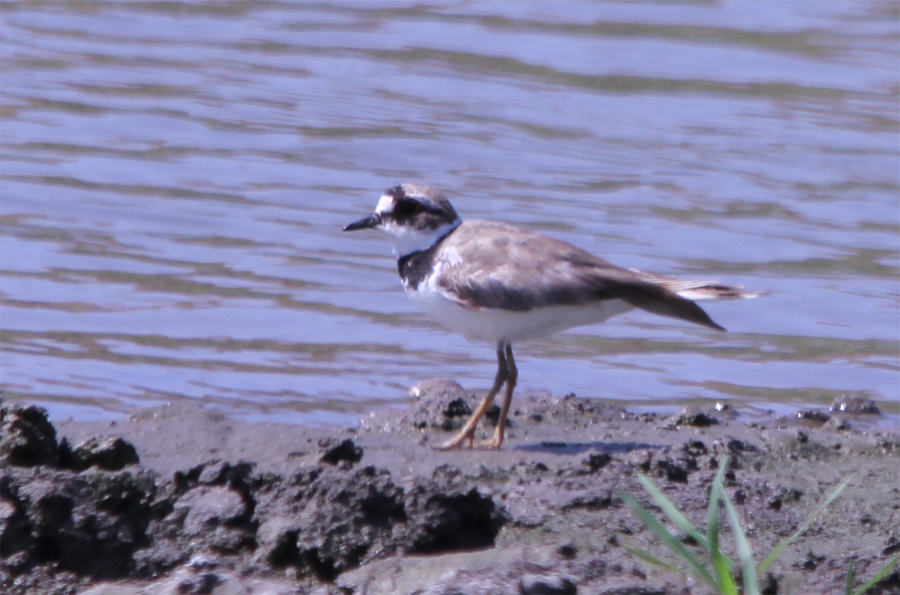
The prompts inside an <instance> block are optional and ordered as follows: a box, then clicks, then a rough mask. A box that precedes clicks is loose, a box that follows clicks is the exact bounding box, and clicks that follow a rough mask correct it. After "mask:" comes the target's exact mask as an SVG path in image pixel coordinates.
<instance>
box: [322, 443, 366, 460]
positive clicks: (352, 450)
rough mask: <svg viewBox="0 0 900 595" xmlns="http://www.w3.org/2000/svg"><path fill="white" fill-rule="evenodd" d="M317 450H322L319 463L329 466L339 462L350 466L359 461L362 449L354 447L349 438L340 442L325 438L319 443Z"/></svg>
mask: <svg viewBox="0 0 900 595" xmlns="http://www.w3.org/2000/svg"><path fill="white" fill-rule="evenodd" d="M319 448H321V449H322V450H323V453H322V456H321V457H320V458H319V461H320V462H322V463H327V464H329V465H337V464H338V463H341V462H346V463H348V464H350V465H352V464H354V463H358V462H359V461H361V460H362V457H363V449H362V448H360V447H358V446H356V444H355V443H354V442H353V440H350V439H349V438H347V439H346V440H341V441H338V440H337V439H334V438H325V439H323V440H320V441H319Z"/></svg>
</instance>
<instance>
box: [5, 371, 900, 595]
mask: <svg viewBox="0 0 900 595" xmlns="http://www.w3.org/2000/svg"><path fill="white" fill-rule="evenodd" d="M419 395H420V396H419V398H418V399H416V400H415V402H414V403H412V404H411V406H410V407H409V408H408V409H405V410H390V411H383V412H379V413H377V414H374V415H371V416H368V417H366V418H364V419H363V420H362V421H361V422H360V424H359V426H358V427H356V428H353V429H345V430H342V429H310V428H304V427H299V426H293V425H278V424H250V423H244V422H240V421H235V420H233V419H229V418H226V417H225V416H223V415H222V414H221V413H218V412H217V411H215V410H210V409H204V408H202V407H201V406H199V405H196V404H184V403H178V404H172V405H169V406H165V407H159V408H154V409H146V410H139V411H136V412H134V413H133V414H132V415H130V416H129V417H128V418H127V419H123V420H121V421H117V422H113V423H108V422H74V421H64V420H48V419H47V417H46V414H45V413H44V412H43V410H41V409H39V408H37V407H28V406H26V405H23V404H19V403H10V402H6V403H3V405H2V408H0V430H2V436H0V460H2V478H0V554H2V563H0V591H2V592H4V593H10V594H24V593H29V594H30V593H42V594H43V593H46V594H62V593H67V594H68V593H79V594H81V593H85V594H91V595H124V594H126V593H127V594H131V593H143V594H148V595H149V594H157V593H160V594H168V593H171V594H184V593H196V594H203V593H212V594H216V595H230V594H238V593H266V594H282V593H283V594H304V593H316V594H322V595H332V594H334V595H337V594H349V593H353V594H366V595H380V594H385V595H387V594H414V593H416V594H429V595H450V594H456V595H475V594H485V595H487V594H507V593H509V594H516V595H519V594H525V593H578V594H613V593H629V594H651V593H658V594H675V593H705V592H707V591H706V589H705V587H703V586H702V585H698V584H696V583H694V582H692V580H691V579H689V578H687V577H686V576H684V575H681V574H677V573H672V572H671V571H665V570H661V569H658V568H655V567H652V566H650V565H648V564H647V563H645V562H643V561H641V560H639V559H637V558H636V557H635V556H634V555H633V554H631V553H630V552H629V551H628V550H627V549H626V547H634V548H639V549H644V550H648V551H650V552H653V553H654V554H656V555H659V556H660V557H663V558H667V559H668V558H671V556H669V555H668V554H667V553H666V551H665V550H664V549H663V548H662V546H661V545H660V544H659V543H658V542H657V540H656V539H655V537H654V536H653V535H652V533H650V531H648V530H647V529H646V528H645V527H644V526H643V523H642V522H641V521H640V520H639V519H638V518H637V516H636V515H635V514H634V513H633V512H632V511H631V510H630V509H629V508H628V507H627V506H626V505H625V504H624V502H623V501H622V499H621V498H620V497H619V495H618V494H619V493H620V492H625V493H628V494H631V495H633V496H634V497H636V498H637V499H638V500H639V501H641V502H643V503H644V504H645V506H648V507H649V508H650V509H651V510H655V511H658V509H656V508H655V507H654V506H653V505H652V502H651V500H650V498H649V496H648V495H647V494H646V492H644V490H643V488H642V487H641V486H640V484H639V483H638V475H639V474H640V473H643V474H646V475H648V476H650V477H652V478H653V480H654V481H655V482H656V484H657V485H658V486H660V487H661V488H662V489H663V490H664V491H665V493H666V495H667V496H668V497H669V498H670V499H671V500H673V501H674V502H675V503H676V504H677V505H678V506H679V508H681V510H682V511H684V512H685V514H686V515H687V516H688V517H689V518H690V519H691V520H692V521H693V522H694V523H695V524H696V525H698V526H704V523H705V515H706V506H707V496H708V492H709V486H710V483H711V481H712V479H713V476H714V474H715V471H716V468H717V466H718V463H719V461H721V460H722V459H723V458H724V457H725V456H730V457H731V461H732V465H731V468H730V469H729V471H728V474H727V476H726V477H727V482H726V490H727V491H728V494H729V495H730V496H731V498H732V499H733V500H734V502H735V503H736V504H737V508H738V513H739V515H740V516H741V519H742V522H743V526H744V527H745V529H746V531H747V534H748V537H749V539H750V541H751V545H752V546H753V548H754V552H755V555H756V558H757V560H761V559H762V558H763V557H764V556H765V554H766V553H767V552H768V551H769V550H770V548H771V547H772V546H773V545H774V544H775V543H776V542H777V541H778V540H779V539H781V538H783V537H785V536H787V535H789V534H790V533H792V532H793V531H794V530H795V529H796V528H797V527H798V526H799V525H800V524H801V523H802V522H803V520H804V519H805V518H806V517H807V515H808V514H809V513H810V512H812V511H813V510H814V509H815V507H816V505H817V504H818V503H819V502H820V501H821V500H822V499H823V498H824V497H825V495H827V494H828V493H829V492H830V491H831V490H832V489H833V488H834V487H835V486H836V485H837V484H838V483H839V482H840V481H841V480H842V479H843V478H845V477H848V476H852V477H851V479H850V483H849V485H848V487H847V488H846V489H845V490H844V492H843V493H842V494H841V496H840V497H839V498H838V499H837V500H836V501H835V502H834V503H833V504H832V505H831V507H830V508H829V509H828V510H827V511H826V512H825V514H824V515H822V516H821V517H820V519H819V520H818V521H817V522H816V523H815V524H814V526H813V527H812V528H811V529H810V531H809V532H807V533H806V534H805V535H804V536H803V537H802V538H801V539H800V540H799V541H797V542H796V543H794V544H792V545H791V546H789V547H788V548H787V549H786V550H785V551H784V553H783V554H782V556H781V557H780V558H779V560H778V561H777V562H775V563H774V564H773V565H772V567H771V568H770V572H769V573H768V575H767V576H766V577H765V580H764V581H763V585H764V588H765V592H767V593H779V594H785V593H823V594H826V593H841V592H843V585H844V580H845V579H844V577H845V575H846V571H847V568H848V564H849V562H850V560H851V559H852V560H855V566H856V571H857V576H859V577H860V579H866V578H868V576H871V575H872V574H873V573H874V572H875V570H876V569H877V568H878V567H880V566H881V565H882V564H884V562H885V561H887V560H888V559H889V558H890V557H891V556H892V555H894V554H895V553H897V552H898V551H900V529H898V527H900V480H898V469H900V429H898V428H897V427H896V426H888V427H884V426H883V425H878V424H875V423H873V420H877V417H878V414H877V409H873V406H872V404H871V403H865V402H854V401H852V400H850V401H848V403H847V408H849V409H850V410H851V412H849V413H847V412H839V411H835V412H832V413H827V412H805V413H804V414H802V415H799V416H791V417H789V418H777V417H775V416H771V417H767V418H765V417H764V418H758V417H757V418H754V419H753V420H747V419H744V416H742V415H741V414H740V412H738V411H733V410H731V409H729V408H727V407H726V408H720V409H716V408H715V407H712V406H711V407H710V408H709V409H704V410H685V411H682V412H681V413H679V414H677V415H671V416H662V415H656V414H640V415H637V414H633V413H630V412H628V411H627V410H625V409H621V408H619V407H615V406H610V405H608V404H605V403H604V402H603V401H599V400H592V399H582V398H578V397H574V396H568V397H562V398H557V397H552V396H549V395H531V396H528V395H526V396H524V397H517V399H516V401H515V402H514V404H513V411H512V412H511V426H510V429H509V432H508V442H507V444H505V445H504V448H503V449H502V450H500V451H484V450H473V451H468V450H463V451H453V452H439V451H435V450H434V449H433V448H432V446H433V445H434V444H437V443H439V442H440V441H442V440H444V439H446V438H447V437H448V436H449V435H450V432H452V431H453V430H454V429H456V428H458V427H459V426H460V425H461V423H462V422H463V421H464V420H465V417H466V415H467V412H468V411H470V410H471V409H472V408H474V404H475V403H476V401H477V399H478V397H479V396H480V395H476V394H473V393H470V392H467V391H464V390H463V389H461V388H460V387H459V386H458V385H456V384H455V383H453V382H451V381H440V380H434V381H429V382H426V383H423V385H421V386H420V391H419ZM835 409H840V407H835ZM853 411H855V412H853ZM51 422H52V423H51ZM482 430H483V432H482V433H483V434H484V435H485V436H487V435H488V434H489V432H490V431H491V428H490V420H488V423H487V425H486V426H485V427H484V428H482ZM723 538H724V541H725V542H726V544H727V547H726V549H729V550H730V551H732V552H733V548H732V547H731V544H732V542H731V536H730V534H728V533H727V532H726V533H725V534H724V536H723ZM870 593H873V594H878V593H882V594H883V593H900V575H898V573H897V571H896V570H895V571H894V572H893V573H891V574H890V575H888V577H886V578H885V579H884V580H883V581H881V582H880V583H879V584H878V585H876V587H875V588H874V589H873V590H872V591H870Z"/></svg>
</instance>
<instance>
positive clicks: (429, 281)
mask: <svg viewBox="0 0 900 595" xmlns="http://www.w3.org/2000/svg"><path fill="white" fill-rule="evenodd" d="M370 228H377V229H380V230H382V231H385V232H387V234H388V235H389V236H390V241H391V243H392V244H393V247H394V254H395V255H396V256H397V269H398V270H399V272H400V279H401V281H402V282H403V287H404V289H406V293H407V295H409V297H410V298H411V299H412V300H413V301H414V302H415V303H416V304H418V305H419V306H420V307H421V308H422V309H423V310H424V311H425V312H426V313H427V314H429V315H430V316H431V317H432V318H433V319H434V320H436V321H437V322H438V323H440V324H441V325H442V326H444V327H446V328H448V329H450V330H452V331H455V332H457V333H460V334H461V335H463V336H464V337H465V338H466V339H469V340H470V341H485V342H488V343H491V344H492V345H494V346H495V347H496V350H497V375H496V377H495V378H494V384H493V386H492V387H491V390H490V392H488V395H487V397H485V398H484V400H483V401H482V402H481V404H480V405H479V406H478V407H477V408H476V410H475V412H474V413H473V414H472V415H471V417H470V418H469V419H468V421H467V422H466V424H465V425H464V426H463V428H462V429H461V430H460V431H459V433H458V434H457V435H456V436H454V437H453V438H452V439H450V440H448V441H446V442H444V443H443V444H441V445H440V447H439V448H443V449H450V448H456V447H458V446H460V445H461V444H462V443H463V442H466V441H467V442H468V445H469V447H470V448H471V447H472V445H473V443H474V433H475V428H476V426H477V425H478V422H479V421H480V420H481V418H482V417H484V414H485V412H486V411H487V409H488V408H489V407H490V405H491V403H492V402H493V400H494V397H495V396H496V395H497V393H498V392H499V391H500V389H501V388H502V387H503V385H504V384H506V395H505V398H504V399H503V405H502V407H501V409H500V418H499V420H498V423H497V427H496V429H495V431H494V435H493V437H492V438H491V439H489V440H487V441H486V442H484V443H483V445H484V446H487V447H493V448H500V446H501V445H502V444H503V438H504V432H505V430H506V420H507V415H508V413H509V405H510V402H511V401H512V396H513V391H514V390H515V387H516V381H517V379H518V377H519V373H518V370H517V369H516V362H515V359H513V350H512V346H513V343H517V342H519V341H524V340H527V339H534V338H539V337H545V336H547V335H550V334H553V333H556V332H559V331H563V330H565V329H569V328H572V327H576V326H581V325H584V324H593V323H597V322H602V321H604V320H607V319H608V318H610V317H612V316H615V315H617V314H622V313H623V312H627V311H629V310H632V309H634V308H640V309H643V310H647V311H649V312H653V313H654V314H661V315H663V316H671V317H673V318H680V319H682V320H686V321H688V322H693V323H695V324H699V325H701V326H705V327H707V328H711V329H715V330H719V331H724V330H725V329H724V328H722V327H721V326H719V325H718V324H716V323H715V322H713V321H712V319H711V318H710V317H709V315H707V314H706V312H704V311H703V310H702V309H701V308H700V306H698V305H697V304H695V303H694V302H693V301H692V300H701V299H729V298H742V297H754V296H755V295H756V294H753V293H747V292H743V291H741V290H740V289H739V288H735V287H729V286H726V285H720V284H717V283H709V282H703V281H679V280H675V279H670V278H668V277H663V276H660V275H655V274H651V273H644V272H641V271H636V270H630V269H624V268H620V267H617V266H614V265H612V264H610V263H608V262H606V261H605V260H603V259H602V258H598V257H596V256H594V255H593V254H590V253H589V252H585V251H584V250H581V249H580V248H576V247H575V246H573V245H571V244H568V243H566V242H563V241H561V240H557V239H554V238H551V237H548V236H544V235H540V234H537V233H534V232H530V231H527V230H525V229H521V228H519V227H516V226H514V225H510V224H508V223H500V222H497V221H485V220H477V219H470V220H466V221H463V220H461V219H460V218H459V216H458V215H457V214H456V211H455V210H454V209H453V206H452V205H451V204H450V201H449V200H447V198H446V197H445V196H444V195H443V194H442V193H440V192H438V191H437V190H434V189H432V188H428V187H426V186H418V185H414V184H402V185H400V186H395V187H393V188H391V189H390V190H388V191H387V192H385V193H384V195H383V196H382V197H381V199H380V200H379V201H378V204H377V206H376V207H375V212H374V213H373V214H371V215H369V216H368V217H365V218H364V219H360V220H359V221H356V222H354V223H351V224H350V225H347V226H346V227H345V228H344V231H356V230H359V229H370Z"/></svg>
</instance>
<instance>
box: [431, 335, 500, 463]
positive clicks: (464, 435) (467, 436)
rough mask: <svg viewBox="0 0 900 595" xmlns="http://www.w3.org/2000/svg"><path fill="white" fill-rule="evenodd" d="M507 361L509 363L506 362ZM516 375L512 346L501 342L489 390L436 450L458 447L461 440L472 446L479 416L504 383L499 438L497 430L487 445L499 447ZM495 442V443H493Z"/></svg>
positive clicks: (482, 415)
mask: <svg viewBox="0 0 900 595" xmlns="http://www.w3.org/2000/svg"><path fill="white" fill-rule="evenodd" d="M507 362H509V363H507ZM509 364H512V371H510V366H509ZM517 377H518V370H516V364H515V362H514V361H513V359H512V347H511V346H510V345H508V344H506V343H501V344H499V345H498V346H497V375H496V376H495V377H494V386H492V387H491V392H489V393H488V395H487V396H486V397H485V398H484V400H483V401H482V402H481V404H479V405H478V408H477V409H475V412H474V413H473V414H472V416H471V417H470V418H469V420H468V421H467V422H466V425H464V426H463V427H462V429H461V430H460V431H459V433H458V434H456V436H454V437H453V438H451V439H450V440H447V441H446V442H444V443H442V444H441V445H440V446H438V447H437V448H438V450H450V449H452V448H457V447H459V446H460V445H461V444H462V443H463V442H468V443H469V448H472V445H473V444H474V442H475V428H476V427H477V426H478V422H479V421H481V418H482V417H484V414H485V412H486V411H487V410H488V407H490V406H491V403H493V402H494V397H496V396H497V393H498V392H500V388H501V387H502V386H503V384H504V383H506V399H504V401H503V408H502V411H501V413H500V423H499V425H498V426H497V431H498V432H499V436H500V439H499V441H497V435H498V434H497V432H495V433H494V439H493V440H492V441H490V444H487V445H488V446H493V447H494V448H500V444H501V443H502V442H503V431H504V429H505V427H506V412H507V411H508V410H509V402H510V401H511V400H512V391H513V388H514V387H515V385H516V378H517ZM495 442H496V444H494V443H495Z"/></svg>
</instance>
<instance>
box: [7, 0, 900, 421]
mask: <svg viewBox="0 0 900 595" xmlns="http://www.w3.org/2000/svg"><path fill="white" fill-rule="evenodd" d="M376 6H377V8H375V7H376ZM898 7H900V4H898V3H896V2H893V1H887V2H860V1H857V0H846V1H843V2H805V1H795V2H788V1H782V2H683V3H678V2H667V3H663V4H653V3H647V4H639V3H609V4H606V3H596V2H583V3H579V2H564V3H563V2H478V3H469V2H435V3H429V4H418V3H412V2H380V3H376V2H358V3H350V2H346V3H294V2H279V1H266V2H256V1H241V2H237V1H233V2H230V1H220V2H215V3H211V2H205V1H201V0H197V1H195V2H179V1H160V2H155V1H153V0H150V1H142V2H124V1H109V2H104V1H94V0H90V1H88V0H77V1H76V0H73V1H58V2H25V1H21V2H4V3H3V4H2V11H3V16H2V74H0V94H2V108H0V109H2V129H0V134H2V165H0V175H2V196H0V208H2V217H3V219H2V245H0V249H2V256H0V258H2V260H0V266H2V273H3V276H2V288H0V291H2V299H3V301H2V310H0V325H2V347H3V349H2V353H0V358H2V360H0V362H2V385H3V394H4V396H6V397H8V398H14V399H22V400H28V401H34V402H38V403H40V404H42V405H44V406H46V407H48V408H49V409H50V410H51V412H52V413H53V414H55V415H66V416H68V415H71V416H75V417H78V418H89V417H102V416H113V415H119V414H121V413H122V412H124V411H127V410H128V409H129V408H131V407H132V406H135V405H153V404H159V403H161V402H167V401H173V400H177V399H198V400H202V401H204V402H207V403H210V404H211V405H214V406H216V407H218V408H221V409H223V410H225V411H227V412H228V413H231V414H234V415H239V416H244V417H247V418H250V419H280V420H287V421H292V422H300V423H352V422H353V420H355V419H357V418H358V417H359V416H360V415H361V414H365V413H366V412H368V411H372V410H375V409H378V408H381V407H385V406H389V405H391V404H398V403H400V402H402V401H403V400H404V399H407V396H406V389H407V388H408V387H409V386H411V385H413V384H415V383H416V382H418V381H419V380H422V379H424V378H427V377H431V376H449V377H452V378H455V379H457V380H458V381H460V382H461V383H462V384H463V385H464V386H466V387H467V388H472V389H474V388H486V387H487V386H488V385H489V384H490V381H491V379H492V377H493V374H494V367H495V361H494V356H493V350H492V348H491V347H489V346H484V345H477V344H468V343H466V342H465V341H464V340H463V339H462V338H460V337H457V336H455V335H452V334H449V333H446V332H444V331H442V330H441V329H439V328H438V327H436V326H435V325H433V324H432V323H431V322H429V321H428V320H427V319H426V318H424V317H423V316H422V315H420V314H419V313H418V312H417V311H416V309H415V307H414V306H413V305H412V304H411V303H410V302H409V301H408V300H407V298H406V297H405V296H404V294H403V292H402V289H401V287H400V283H399V280H398V279H397V275H396V265H395V262H394V260H393V259H392V257H391V254H390V248H389V246H388V244H387V242H386V241H385V239H384V238H383V237H380V235H379V234H377V233H375V232H360V233H358V234H352V235H351V234H343V233H341V231H340V229H341V226H342V225H344V224H346V223H348V222H350V221H354V220H356V219H358V218H360V217H362V216H364V215H365V214H367V213H368V212H369V211H370V210H371V209H372V208H373V207H374V204H375V202H376V200H377V198H378V196H379V194H380V193H381V192H382V191H383V190H384V189H386V188H388V187H390V186H393V185H395V184H397V183H399V182H404V181H410V182H420V183H428V184H431V185H435V186H438V187H441V188H443V189H444V190H445V191H447V193H448V194H449V195H451V197H452V198H453V199H454V204H455V206H456V208H457V210H458V211H459V212H460V213H461V214H462V215H463V216H464V217H465V216H469V217H490V218H499V219H504V220H507V221H512V222H515V223H518V224H521V225H523V226H526V227H528V228H531V229H535V230H538V231H542V232H545V233H548V234H551V235H554V236H556V237H559V238H562V239H565V240H568V241H570V242H573V243H575V244H576V245H578V246H580V247H583V248H586V249H588V250H591V251H593V252H595V253H597V254H600V255H602V256H604V257H606V258H608V259H609V260H611V261H613V262H614V263H616V264H619V265H623V266H629V267H635V268H641V269H645V270H650V271H655V272H660V273H668V274H675V275H680V276H684V277H688V278H691V277H693V278H701V279H705V278H709V279H721V280H723V281H726V282H728V283H736V284H742V285H744V286H746V287H748V288H752V289H760V290H766V291H769V292H771V293H770V295H769V296H767V297H765V298H760V299H757V300H750V301H743V302H728V303H716V304H710V305H709V306H708V307H707V310H708V311H709V312H710V314H711V315H712V316H713V318H714V319H715V320H716V321H718V322H719V323H720V324H722V325H724V326H725V327H727V328H728V329H729V330H730V331H731V332H730V333H729V334H727V335H723V334H718V333H715V332H709V331H706V330H704V329H700V328H694V327H691V326H689V325H686V324H682V323H680V322H675V321H670V320H666V319H662V318H658V317H653V316H651V315H648V314H640V313H633V314H628V315H626V316H623V317H620V318H618V319H614V320H612V321H610V322H608V323H606V324H605V325H601V326H595V327H585V328H581V329H577V330H576V331H571V332H569V333H565V334H562V335H558V336H556V337H553V338H552V339H548V340H545V341H541V342H534V343H529V344H523V345H521V346H518V347H517V351H516V353H517V355H518V361H519V369H520V387H521V389H520V390H544V389H546V390H550V391H552V392H553V393H554V394H565V393H568V392H570V391H573V392H575V393H577V394H579V395H581V396H585V397H598V398H607V399H615V400H620V401H624V402H626V403H629V404H632V405H634V404H637V405H648V406H654V407H664V406H665V405H666V404H670V405H674V404H676V403H677V404H680V403H684V402H699V400H701V399H722V398H725V399H737V400H739V401H740V404H741V405H742V406H756V407H763V408H775V409H776V410H785V411H787V410H789V409H790V408H793V407H797V406H822V405H826V404H828V403H829V402H830V401H831V399H832V398H834V397H835V396H837V395H841V394H843V393H847V392H851V393H860V394H866V395H869V396H871V397H873V398H875V399H878V400H879V401H880V402H881V405H882V408H884V409H886V410H888V411H892V410H895V409H892V405H891V403H888V401H893V402H894V404H896V402H897V400H898V398H900V394H898V391H900V365H898V334H900V315H898V313H900V300H898V298H900V277H898V268H897V267H898V244H900V240H898V238H900V207H898V204H900V198H898V197H900V180H898V176H900V159H898V148H900V145H898V133H900V124H898V122H900V114H898V92H900V82H898V81H900V73H898V68H897V64H898V57H900V41H898V40H900V26H898V23H900V10H898Z"/></svg>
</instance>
